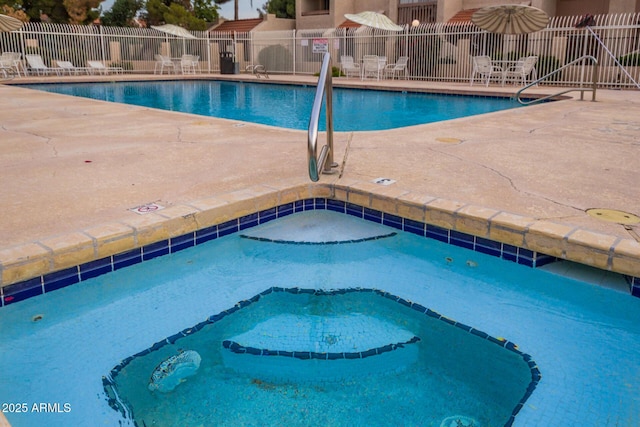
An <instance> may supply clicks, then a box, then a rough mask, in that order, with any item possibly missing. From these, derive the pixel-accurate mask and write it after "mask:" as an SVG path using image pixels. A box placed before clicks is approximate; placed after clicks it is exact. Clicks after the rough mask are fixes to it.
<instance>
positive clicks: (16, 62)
mask: <svg viewBox="0 0 640 427" xmlns="http://www.w3.org/2000/svg"><path fill="white" fill-rule="evenodd" d="M21 56H22V54H21V53H19V52H3V53H2V55H0V68H1V69H2V70H3V72H5V74H12V75H14V74H15V75H17V76H18V77H20V68H22V71H23V72H24V66H23V65H22V62H20V57H21ZM25 74H26V73H25Z"/></svg>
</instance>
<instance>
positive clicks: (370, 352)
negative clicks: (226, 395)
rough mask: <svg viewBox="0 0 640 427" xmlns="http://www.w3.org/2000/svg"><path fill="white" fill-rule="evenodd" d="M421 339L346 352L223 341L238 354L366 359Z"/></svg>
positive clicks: (300, 357) (305, 358) (223, 345)
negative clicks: (298, 349)
mask: <svg viewBox="0 0 640 427" xmlns="http://www.w3.org/2000/svg"><path fill="white" fill-rule="evenodd" d="M418 341H420V338H418V337H416V336H414V337H413V338H411V339H410V340H409V341H405V342H399V343H392V344H387V345H384V346H382V347H376V348H370V349H367V350H365V351H358V352H344V353H316V352H315V351H286V350H269V349H267V348H256V347H245V346H243V345H242V344H238V343H237V342H235V341H230V340H224V341H222V347H224V348H226V349H228V350H230V351H231V352H232V353H237V354H251V355H254V356H282V357H293V358H295V359H302V360H308V359H318V360H339V359H364V358H366V357H371V356H378V355H380V354H383V353H388V352H390V351H393V350H397V349H399V348H404V346H405V345H408V344H415V343H417V342H418Z"/></svg>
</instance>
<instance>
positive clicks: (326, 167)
mask: <svg viewBox="0 0 640 427" xmlns="http://www.w3.org/2000/svg"><path fill="white" fill-rule="evenodd" d="M323 95H324V96H326V98H327V101H326V113H327V120H326V121H327V144H326V145H324V146H323V147H322V149H321V150H320V157H318V156H317V143H318V123H319V121H320V111H321V110H322V97H323ZM332 102H333V87H332V75H331V55H329V53H325V54H324V57H323V59H322V68H321V69H320V77H319V78H318V88H317V89H316V97H315V100H314V101H313V109H312V110H311V117H310V118H309V134H308V138H307V159H308V163H309V178H311V181H313V182H316V181H318V180H319V179H320V171H321V170H323V171H324V172H330V171H331V166H332V164H333V103H332Z"/></svg>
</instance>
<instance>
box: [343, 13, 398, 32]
mask: <svg viewBox="0 0 640 427" xmlns="http://www.w3.org/2000/svg"><path fill="white" fill-rule="evenodd" d="M344 17H345V18H347V19H348V20H349V21H353V22H355V23H357V24H360V25H366V26H367V27H371V28H377V29H379V30H387V31H402V30H404V27H401V26H400V25H396V24H394V23H393V21H392V20H391V19H389V17H387V16H386V15H383V14H382V13H378V12H371V11H366V12H360V13H356V14H353V13H345V15H344Z"/></svg>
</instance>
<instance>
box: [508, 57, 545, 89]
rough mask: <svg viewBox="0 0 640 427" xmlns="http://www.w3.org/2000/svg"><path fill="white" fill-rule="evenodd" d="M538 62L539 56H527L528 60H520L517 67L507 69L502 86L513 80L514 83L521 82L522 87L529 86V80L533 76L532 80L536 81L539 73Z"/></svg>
mask: <svg viewBox="0 0 640 427" xmlns="http://www.w3.org/2000/svg"><path fill="white" fill-rule="evenodd" d="M537 62H538V57H537V56H527V57H526V58H520V59H518V62H516V64H515V65H513V66H511V67H507V68H506V69H505V70H504V72H503V73H502V85H503V86H504V83H505V82H506V81H507V79H511V80H512V81H514V82H517V81H518V80H521V82H522V85H526V84H527V78H528V77H529V75H531V79H532V81H533V80H536V79H537V78H538V73H537V71H536V63H537Z"/></svg>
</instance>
